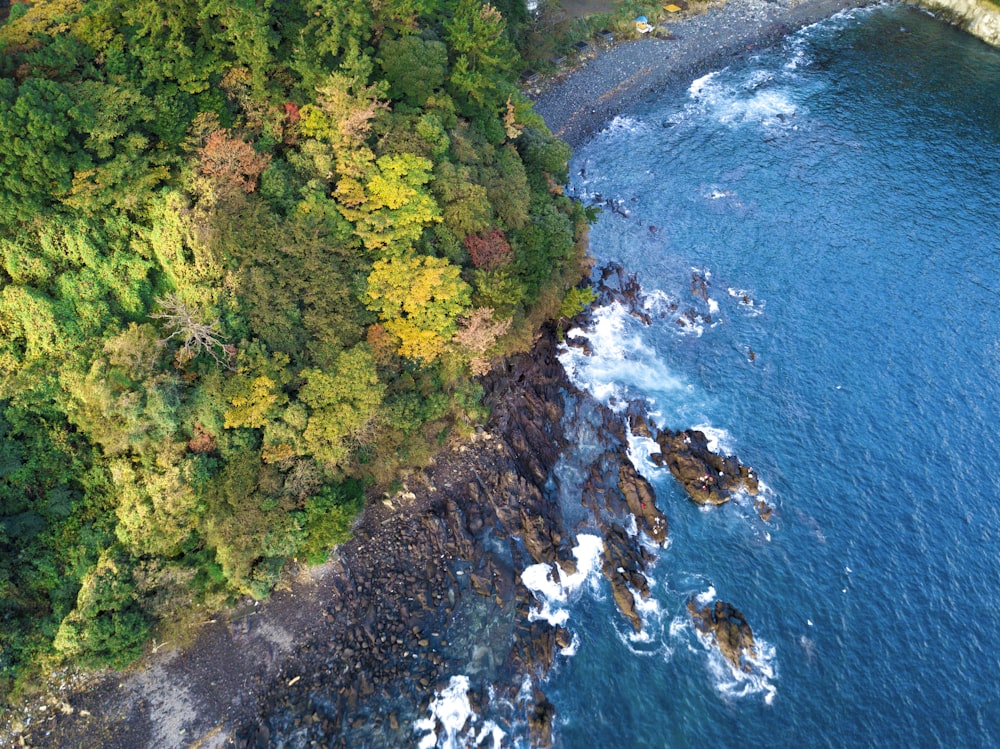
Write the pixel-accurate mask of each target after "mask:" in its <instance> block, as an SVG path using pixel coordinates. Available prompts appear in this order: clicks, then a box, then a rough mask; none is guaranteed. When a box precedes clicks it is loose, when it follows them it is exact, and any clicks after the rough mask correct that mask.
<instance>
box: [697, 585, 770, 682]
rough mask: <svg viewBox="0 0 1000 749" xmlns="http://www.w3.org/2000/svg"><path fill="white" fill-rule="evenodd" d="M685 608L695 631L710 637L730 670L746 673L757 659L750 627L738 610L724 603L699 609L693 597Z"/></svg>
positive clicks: (710, 604) (720, 602)
mask: <svg viewBox="0 0 1000 749" xmlns="http://www.w3.org/2000/svg"><path fill="white" fill-rule="evenodd" d="M687 608H688V611H689V612H690V613H691V618H692V619H694V625H695V627H697V628H698V631H699V632H701V633H702V634H706V635H708V634H710V635H712V638H713V639H714V641H715V644H716V646H717V647H718V648H719V652H721V653H722V655H723V657H724V658H725V659H726V660H727V661H729V662H730V663H731V664H732V666H733V668H738V669H740V670H742V671H745V672H747V673H749V672H750V670H751V665H750V662H751V661H754V660H756V659H757V650H756V648H755V647H754V641H753V632H752V631H751V629H750V625H749V624H747V620H746V618H745V617H744V616H743V614H742V613H740V611H739V609H737V608H736V607H735V606H733V605H732V604H731V603H726V602H725V601H715V603H714V604H712V603H709V604H706V605H705V606H702V607H700V608H699V606H698V602H697V600H696V599H694V598H692V599H691V600H690V601H688V605H687Z"/></svg>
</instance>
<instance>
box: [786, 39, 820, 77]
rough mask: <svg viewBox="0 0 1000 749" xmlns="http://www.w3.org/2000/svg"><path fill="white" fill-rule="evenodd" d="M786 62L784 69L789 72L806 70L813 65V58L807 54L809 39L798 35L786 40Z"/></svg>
mask: <svg viewBox="0 0 1000 749" xmlns="http://www.w3.org/2000/svg"><path fill="white" fill-rule="evenodd" d="M787 45H788V52H787V54H788V60H787V61H786V62H785V64H784V69H785V70H787V71H789V72H791V71H795V70H798V69H799V68H806V67H809V66H810V65H812V64H813V58H812V56H811V55H810V54H809V49H810V46H811V45H810V42H809V39H808V38H807V37H806V36H804V35H800V34H796V35H794V36H791V37H789V38H788V42H787Z"/></svg>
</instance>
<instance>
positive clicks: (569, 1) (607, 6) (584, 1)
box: [559, 0, 622, 18]
mask: <svg viewBox="0 0 1000 749" xmlns="http://www.w3.org/2000/svg"><path fill="white" fill-rule="evenodd" d="M559 4H560V5H561V6H562V9H563V10H564V11H566V15H568V16H569V17H570V18H583V17H585V16H592V15H594V14H595V13H614V12H615V10H617V8H618V6H619V5H621V4H622V0H562V2H560V3H559Z"/></svg>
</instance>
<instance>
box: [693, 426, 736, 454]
mask: <svg viewBox="0 0 1000 749" xmlns="http://www.w3.org/2000/svg"><path fill="white" fill-rule="evenodd" d="M691 429H692V430H693V431H696V432H701V433H702V434H704V435H705V440H706V441H707V442H708V449H709V450H711V451H712V452H713V453H716V454H717V455H732V454H733V452H734V450H733V437H732V435H731V434H730V433H729V432H728V431H727V430H725V429H720V428H719V427H714V426H712V425H711V424H697V425H696V426H693V427H691Z"/></svg>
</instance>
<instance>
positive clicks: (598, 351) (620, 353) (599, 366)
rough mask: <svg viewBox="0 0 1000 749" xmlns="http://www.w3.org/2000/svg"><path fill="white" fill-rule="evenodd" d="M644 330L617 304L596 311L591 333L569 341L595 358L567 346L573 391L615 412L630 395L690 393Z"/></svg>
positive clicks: (564, 353) (577, 331) (579, 332)
mask: <svg viewBox="0 0 1000 749" xmlns="http://www.w3.org/2000/svg"><path fill="white" fill-rule="evenodd" d="M642 332H643V328H642V324H641V323H640V322H639V321H637V320H635V318H633V317H632V316H631V315H630V314H629V313H628V311H627V310H626V309H625V307H624V306H622V305H621V304H619V303H618V302H614V303H612V304H610V305H607V306H604V307H599V308H597V309H596V310H594V311H593V313H592V315H591V321H590V324H589V325H588V327H587V328H571V329H570V330H569V331H568V332H567V333H566V338H567V339H568V340H576V339H585V340H586V341H587V342H588V344H589V347H590V353H589V354H588V353H585V352H584V351H581V350H580V349H579V348H577V347H574V346H570V345H567V344H563V345H562V347H561V350H560V352H559V361H560V362H561V363H562V365H563V368H564V369H565V370H566V373H567V375H568V376H569V378H570V380H571V381H572V382H573V384H574V385H576V386H577V387H579V388H581V389H582V390H586V391H587V392H589V393H590V394H591V395H593V396H594V397H595V398H596V399H597V400H599V401H600V402H602V403H604V404H605V405H607V406H608V407H610V408H611V409H612V410H614V411H619V412H620V411H621V410H622V409H624V408H625V406H626V401H627V395H628V393H629V392H630V391H631V392H640V393H647V394H655V393H657V392H661V393H662V392H670V391H674V392H676V391H681V390H685V389H686V386H685V385H684V384H683V383H682V382H681V381H680V380H679V379H678V378H676V377H674V376H673V375H671V374H670V372H669V368H668V367H667V365H666V364H664V363H663V362H661V361H660V360H659V358H658V357H657V355H656V352H655V351H653V350H652V349H651V348H650V347H649V346H648V345H647V344H646V342H645V340H644V338H643V333H642Z"/></svg>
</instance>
